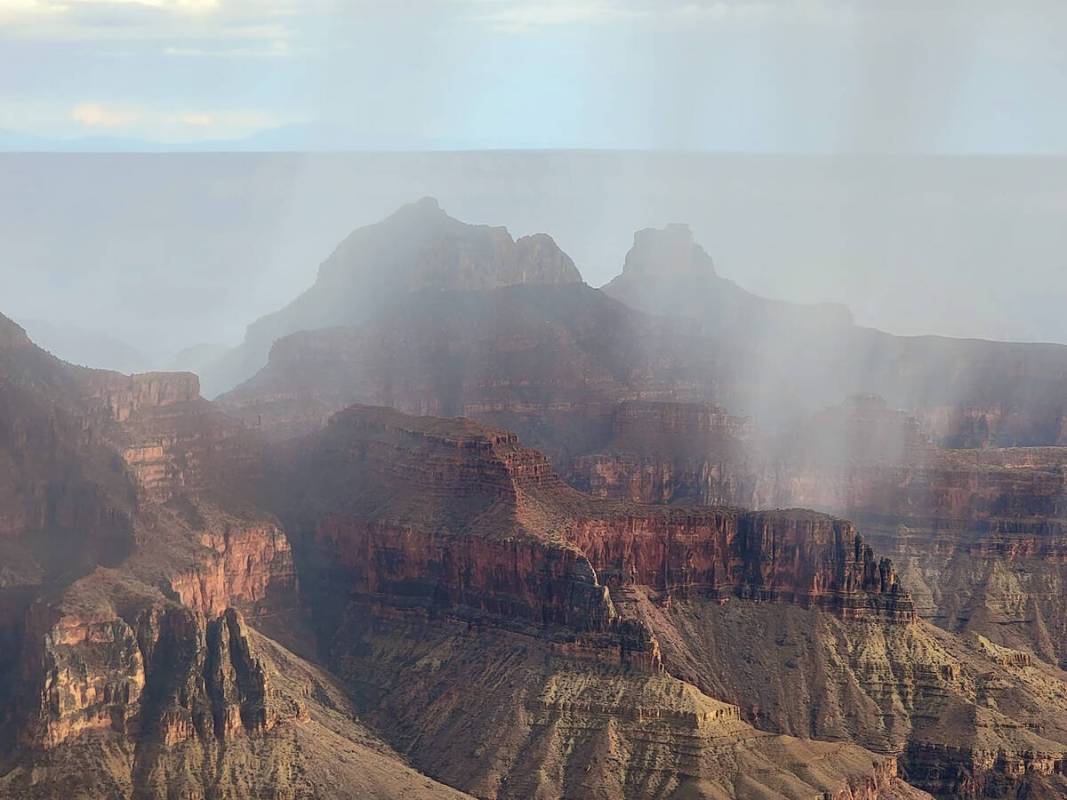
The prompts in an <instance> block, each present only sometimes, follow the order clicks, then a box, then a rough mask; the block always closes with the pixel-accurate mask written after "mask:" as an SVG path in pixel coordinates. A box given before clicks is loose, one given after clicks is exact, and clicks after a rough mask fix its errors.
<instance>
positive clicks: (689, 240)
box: [623, 223, 716, 277]
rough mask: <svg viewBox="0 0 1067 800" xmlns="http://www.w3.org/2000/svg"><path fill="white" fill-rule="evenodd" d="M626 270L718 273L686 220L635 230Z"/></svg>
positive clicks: (644, 274) (662, 272) (641, 272)
mask: <svg viewBox="0 0 1067 800" xmlns="http://www.w3.org/2000/svg"><path fill="white" fill-rule="evenodd" d="M623 273H624V274H633V275H641V276H645V277H650V276H655V275H671V276H683V275H696V276H707V277H710V276H714V275H715V274H716V273H715V264H714V262H713V261H712V259H711V256H709V255H708V254H707V253H706V252H705V251H704V248H703V247H701V246H700V245H699V244H697V243H696V242H695V241H694V240H693V231H692V230H691V229H690V227H689V226H688V225H686V224H684V223H672V224H670V225H667V226H666V227H664V228H645V229H644V230H640V231H638V232H637V233H635V234H634V245H633V247H632V248H631V249H630V252H629V253H627V254H626V263H625V264H624V266H623Z"/></svg>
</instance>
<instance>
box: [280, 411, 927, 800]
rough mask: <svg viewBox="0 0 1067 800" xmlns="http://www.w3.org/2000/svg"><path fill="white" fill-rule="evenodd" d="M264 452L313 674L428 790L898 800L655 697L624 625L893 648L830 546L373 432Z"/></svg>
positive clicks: (342, 432)
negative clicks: (319, 654)
mask: <svg viewBox="0 0 1067 800" xmlns="http://www.w3.org/2000/svg"><path fill="white" fill-rule="evenodd" d="M276 448H277V449H276V450H275V455H274V460H275V465H274V466H273V467H272V469H271V470H270V471H269V474H270V479H269V480H268V484H267V486H266V487H265V495H266V496H267V497H268V498H269V501H268V502H272V503H274V504H275V507H276V509H277V511H278V513H279V515H280V516H281V518H282V519H283V521H284V522H285V525H286V528H287V530H289V531H290V534H291V536H292V537H293V541H294V551H295V554H296V559H297V564H298V567H299V569H300V572H301V575H302V576H303V577H302V584H303V588H304V590H305V592H306V593H307V594H306V596H307V597H309V598H310V601H311V604H312V606H313V607H314V608H315V609H316V624H317V627H318V630H319V634H320V638H321V640H322V641H323V642H324V643H326V645H327V647H328V652H329V659H330V663H331V664H333V665H334V668H335V669H336V670H337V671H338V672H339V673H340V674H341V675H343V676H344V677H345V678H346V679H347V680H348V681H349V683H350V685H351V686H352V687H353V689H354V691H355V692H356V694H357V697H358V698H360V700H361V702H362V703H363V709H364V712H365V713H366V714H367V715H368V719H371V720H373V721H374V722H375V724H378V725H380V726H382V729H383V730H384V731H386V733H387V735H388V736H389V738H390V741H391V742H393V743H394V744H396V745H397V746H398V747H401V748H403V749H405V750H408V751H409V752H411V754H412V757H413V758H414V759H415V763H416V765H418V766H420V767H421V768H423V769H426V770H427V771H428V772H429V773H430V774H431V775H434V776H435V777H439V778H441V779H444V780H446V781H448V782H455V783H456V785H459V786H461V787H462V788H464V789H466V790H468V791H471V792H472V793H474V794H476V795H478V796H489V797H514V798H519V797H530V796H541V795H544V796H552V797H556V796H564V797H566V796H582V797H603V798H608V797H634V798H637V797H647V796H674V795H675V794H676V793H679V792H681V793H683V794H691V795H692V796H694V797H709V798H710V797H719V796H727V797H730V796H739V797H747V796H759V794H760V793H764V794H767V793H769V794H770V795H773V796H782V797H798V798H800V797H807V796H809V794H811V793H812V792H813V791H814V792H815V793H816V794H819V793H820V792H825V793H827V794H828V795H829V796H832V797H842V798H846V797H870V798H875V797H883V796H884V797H889V796H892V793H893V792H894V791H897V790H901V791H908V790H907V789H905V788H904V787H902V784H900V783H899V781H898V780H897V779H896V778H895V767H894V766H893V765H892V764H891V763H890V760H889V759H887V758H886V757H885V756H882V757H878V756H872V755H870V754H866V755H865V754H863V751H857V750H855V749H853V748H852V746H851V745H844V746H842V745H824V744H814V743H801V742H799V741H797V740H795V739H790V738H788V737H785V738H783V737H777V736H767V735H765V734H762V733H758V732H757V731H755V730H753V729H752V728H751V727H749V725H747V724H746V723H745V722H744V721H743V720H742V718H741V713H740V710H739V709H738V708H737V707H736V706H734V705H728V704H721V703H718V702H716V701H714V700H712V699H711V698H709V697H708V696H706V695H705V694H703V693H702V692H701V691H699V690H697V689H696V688H694V687H693V686H692V685H690V684H687V683H685V682H682V681H679V680H677V679H676V678H675V677H672V676H671V675H670V674H669V673H668V672H666V671H664V665H663V662H662V657H661V653H660V644H659V642H658V639H657V634H656V633H655V631H654V630H653V629H652V628H650V627H649V625H648V624H647V623H646V621H645V620H643V619H642V618H641V617H640V616H639V615H638V614H636V613H635V611H634V609H633V608H632V606H633V603H632V599H631V598H632V597H633V596H634V595H635V593H638V592H640V593H648V596H651V597H654V598H655V601H654V602H655V603H656V604H657V606H666V607H670V605H671V604H672V603H673V602H683V600H682V598H685V597H694V598H714V599H715V601H716V602H728V601H730V602H743V601H741V600H738V599H737V598H752V599H757V598H758V599H761V600H765V601H777V602H782V603H787V604H789V603H796V604H799V605H802V606H810V607H816V608H825V609H827V610H828V611H831V612H833V614H834V615H835V616H839V617H841V618H845V619H853V618H861V619H867V620H875V621H877V622H875V623H874V624H877V625H888V626H893V625H901V626H903V627H908V626H909V625H911V624H913V622H912V614H911V610H910V601H909V599H908V597H907V594H906V592H904V591H903V590H902V589H901V588H900V586H899V584H898V583H897V581H896V578H895V575H894V574H893V572H892V568H891V566H890V565H888V564H887V563H884V562H882V563H879V562H878V561H877V559H875V558H874V557H873V555H872V554H871V552H870V550H869V549H868V548H866V547H865V546H864V545H863V544H862V542H861V541H860V540H859V537H858V536H857V535H856V533H855V530H854V529H853V528H852V527H851V526H850V525H848V523H845V522H842V521H840V520H834V519H832V518H828V517H823V516H820V515H817V514H809V513H806V512H781V513H779V514H768V515H760V514H755V515H752V514H746V513H744V512H737V511H732V510H725V509H724V510H708V509H688V510H678V511H667V510H664V509H657V508H654V507H648V506H636V505H633V504H625V503H623V504H620V503H614V502H606V501H600V500H597V499H595V498H591V497H588V496H585V495H582V494H580V493H578V492H575V491H574V490H573V489H570V488H569V487H567V486H565V485H564V484H563V483H562V481H561V480H560V479H559V478H558V477H557V476H556V475H555V473H554V472H553V471H552V470H551V468H550V467H549V465H548V463H547V460H546V459H545V458H544V456H542V455H541V454H540V453H538V452H536V451H533V450H529V449H527V448H524V447H522V446H521V445H520V444H519V442H518V441H517V439H516V437H515V435H514V434H511V433H508V432H506V431H502V430H499V429H493V428H485V427H483V426H480V425H477V424H475V423H472V422H470V421H468V420H446V419H434V418H418V417H409V416H405V415H402V414H399V413H397V412H395V411H392V410H389V409H383V408H365V407H354V408H350V409H348V410H346V411H345V412H343V413H341V414H339V415H337V416H336V417H335V418H334V419H333V420H332V421H331V422H330V424H329V425H328V426H327V427H326V429H325V430H324V431H322V432H320V433H318V434H315V435H312V436H310V437H308V438H305V439H302V440H297V441H291V442H288V443H285V444H280V445H277V446H276ZM473 687H477V690H476V691H471V690H470V689H471V688H473ZM472 720H477V723H476V724H473V726H472ZM416 742H418V746H417V747H416V746H415V743H416ZM812 747H814V748H815V749H814V750H809V748H812ZM605 748H606V749H605ZM823 748H829V749H825V750H824V749H823ZM816 751H818V754H816ZM606 752H610V753H612V756H611V758H607V759H605V753H606ZM785 756H788V758H789V763H796V762H803V761H804V760H806V759H810V758H813V757H814V758H816V759H818V760H820V761H821V760H822V759H824V758H826V759H832V760H834V762H835V764H836V766H835V768H834V769H832V770H831V771H830V772H828V773H826V774H823V775H821V776H819V777H816V776H813V775H812V774H811V773H810V772H806V771H803V772H798V771H796V770H795V769H794V767H792V766H789V765H788V764H783V763H780V761H779V759H780V758H782V757H785ZM546 763H552V764H556V765H557V766H556V767H553V768H552V769H551V770H546V769H545V768H544V767H543V765H544V764H546ZM650 763H654V764H656V765H657V766H656V767H655V769H650V768H649V766H648V765H649V764H650ZM872 763H873V764H874V770H873V772H872V771H871V764H872ZM745 775H751V778H744V777H743V776H745ZM757 776H758V777H757ZM739 780H740V781H742V783H743V782H744V781H746V780H751V781H752V783H751V785H746V786H743V787H740V788H739V785H738V783H737V782H738V781H739Z"/></svg>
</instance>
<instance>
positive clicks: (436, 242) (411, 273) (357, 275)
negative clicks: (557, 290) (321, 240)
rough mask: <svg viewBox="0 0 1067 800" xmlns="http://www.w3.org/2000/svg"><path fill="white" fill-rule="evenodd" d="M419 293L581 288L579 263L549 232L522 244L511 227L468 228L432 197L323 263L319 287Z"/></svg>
mask: <svg viewBox="0 0 1067 800" xmlns="http://www.w3.org/2000/svg"><path fill="white" fill-rule="evenodd" d="M367 281H369V282H371V283H372V284H377V285H380V286H382V287H386V286H390V285H392V286H394V287H395V288H406V289H409V290H414V289H424V288H430V289H457V290H477V289H493V288H497V287H501V286H514V285H518V284H554V283H579V282H580V281H581V275H580V274H579V273H578V270H577V269H576V268H575V266H574V262H573V261H571V259H570V258H569V257H567V255H566V254H565V253H563V251H561V250H560V249H559V246H558V245H556V243H555V242H554V241H553V240H552V237H550V236H548V235H547V234H543V233H542V234H537V235H535V236H528V237H523V238H521V239H519V241H518V242H516V241H515V240H514V239H513V238H512V236H511V234H510V233H508V230H507V228H504V227H501V226H489V225H468V224H467V223H464V222H461V221H459V220H458V219H455V218H453V217H450V216H449V215H448V214H446V213H445V212H444V210H442V208H441V206H440V205H439V204H438V202H437V201H436V200H435V199H433V198H432V197H424V198H423V199H421V200H419V201H417V202H415V203H411V204H409V205H406V206H403V207H402V208H400V209H399V210H397V211H396V212H394V213H393V214H392V215H391V216H389V217H387V218H386V219H385V220H383V221H382V222H380V223H377V224H375V225H369V226H366V227H363V228H360V229H359V230H357V231H355V232H354V233H353V234H352V235H351V236H349V237H348V238H347V239H346V240H345V241H344V242H342V243H341V245H340V246H339V247H338V248H337V250H335V251H334V253H333V255H331V256H330V258H329V259H328V260H327V261H326V262H325V263H324V264H323V265H322V268H321V270H320V273H319V284H323V283H326V284H330V285H333V286H336V287H338V288H348V289H349V290H350V289H351V288H353V286H354V284H355V282H359V283H363V282H367Z"/></svg>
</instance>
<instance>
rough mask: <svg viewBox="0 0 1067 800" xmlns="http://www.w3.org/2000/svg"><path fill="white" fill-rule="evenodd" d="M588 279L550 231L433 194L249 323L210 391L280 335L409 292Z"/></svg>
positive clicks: (252, 362) (215, 370) (338, 254)
mask: <svg viewBox="0 0 1067 800" xmlns="http://www.w3.org/2000/svg"><path fill="white" fill-rule="evenodd" d="M581 280H582V278H581V275H580V274H579V273H578V270H577V269H576V268H575V266H574V262H572V261H571V259H570V258H569V257H568V256H567V254H566V253H564V252H563V251H562V250H560V249H559V247H558V246H557V245H556V243H555V242H554V241H553V240H552V238H551V237H549V236H547V235H546V234H543V233H539V234H536V235H534V236H524V237H522V238H520V239H518V240H515V239H513V238H512V236H511V234H509V233H508V231H507V229H506V228H502V227H490V226H488V225H467V224H464V223H462V222H460V221H459V220H456V219H453V218H452V217H449V216H448V215H447V214H446V213H445V212H444V211H443V210H442V209H441V207H440V206H439V205H438V204H437V201H436V200H434V199H433V198H429V197H426V198H423V199H422V200H419V201H418V202H416V203H412V204H410V205H407V206H404V207H403V208H401V209H399V210H398V211H396V212H395V213H394V214H392V215H391V216H389V217H388V218H386V219H385V220H383V221H381V222H379V223H377V224H374V225H368V226H366V227H363V228H359V229H358V230H356V231H354V232H353V233H352V234H351V235H349V236H348V238H347V239H345V240H344V241H343V242H341V244H339V245H338V246H337V249H336V250H335V251H334V252H333V253H332V254H331V255H330V257H329V258H328V259H326V261H324V262H323V263H322V266H321V267H320V268H319V274H318V278H317V280H316V281H315V284H314V285H313V286H312V287H311V288H310V289H308V290H307V291H306V292H304V293H303V294H302V295H301V296H300V297H298V298H297V299H296V300H294V301H293V302H292V303H290V304H289V305H288V306H286V307H285V308H283V309H281V310H280V311H277V312H275V313H274V314H271V315H269V316H266V317H264V318H262V319H260V320H258V321H256V322H255V323H253V324H252V325H251V326H249V328H248V333H247V336H246V339H245V342H244V344H243V345H242V346H241V347H239V348H237V349H236V350H235V351H233V352H231V353H229V354H228V355H226V356H225V357H224V358H223V359H221V360H220V361H219V362H217V363H216V364H214V365H212V366H211V367H209V368H208V369H206V370H205V375H206V378H207V383H208V384H209V392H210V394H216V393H217V392H218V391H220V390H224V389H229V388H232V387H233V386H235V385H236V384H237V383H239V382H240V381H242V380H244V379H246V378H248V377H251V376H252V375H253V374H255V372H256V371H257V370H259V369H260V368H261V367H262V366H263V365H264V364H265V363H266V360H267V354H268V353H269V351H270V348H271V346H272V344H273V343H274V342H275V341H276V340H277V339H280V338H283V337H284V336H287V335H289V334H291V333H295V332H297V331H304V330H315V329H323V328H330V327H333V326H338V325H354V324H359V323H361V322H363V321H365V320H366V319H368V318H370V317H371V316H372V315H373V314H374V313H375V312H376V311H377V310H379V309H380V308H381V307H382V306H383V305H387V304H389V303H391V302H392V301H394V300H400V299H403V297H404V296H405V295H406V294H408V293H412V292H414V293H419V292H431V293H437V292H442V291H448V292H469V291H483V290H490V289H496V288H500V287H505V286H548V285H561V284H562V285H566V284H575V285H577V284H580V283H581Z"/></svg>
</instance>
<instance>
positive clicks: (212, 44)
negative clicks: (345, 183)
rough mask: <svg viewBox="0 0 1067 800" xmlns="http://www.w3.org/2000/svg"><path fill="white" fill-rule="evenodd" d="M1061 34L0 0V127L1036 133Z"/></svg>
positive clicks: (950, 142) (1001, 149)
mask: <svg viewBox="0 0 1067 800" xmlns="http://www.w3.org/2000/svg"><path fill="white" fill-rule="evenodd" d="M1065 40H1067V3H1064V2H1060V1H1059V0H1040V1H1034V2H1028V1H1027V0H1012V1H1011V2H1003V1H1002V0H921V1H919V0H851V1H850V2H845V1H844V0H795V1H791V0H569V1H564V0H337V1H336V2H330V1H328V0H299V1H298V0H108V1H105V0H0V130H2V131H5V132H6V133H5V134H4V136H6V141H7V142H8V149H11V147H18V146H19V145H20V144H22V145H25V144H26V142H30V143H31V144H30V145H28V146H29V147H31V148H32V147H34V146H39V145H40V140H78V141H83V142H84V141H85V140H86V137H90V138H91V139H92V140H94V141H96V142H98V143H99V148H100V149H115V150H123V149H137V144H136V143H137V142H143V141H150V142H162V143H168V144H169V145H172V146H174V147H175V148H186V147H193V148H195V147H209V148H216V147H219V144H218V143H220V142H221V143H226V144H225V146H224V147H223V148H222V149H227V148H232V149H275V148H278V149H316V148H319V149H386V150H405V149H411V150H422V149H481V148H505V149H507V148H518V149H522V148H592V149H653V150H655V149H668V150H677V149H680V150H710V151H732V152H787V153H798V152H799V153H838V152H863V153H913V152H922V153H968V154H973V153H1000V154H1004V153H1012V154H1014V153H1022V154H1038V153H1040V154H1050V153H1051V154H1059V153H1063V152H1064V150H1065V148H1067V103H1064V102H1063V101H1064V100H1065V99H1067V48H1064V47H1062V46H1061V45H1062V42H1063V41H1065ZM0 139H2V137H0ZM33 143H36V144H33ZM0 144H2V141H0Z"/></svg>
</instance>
